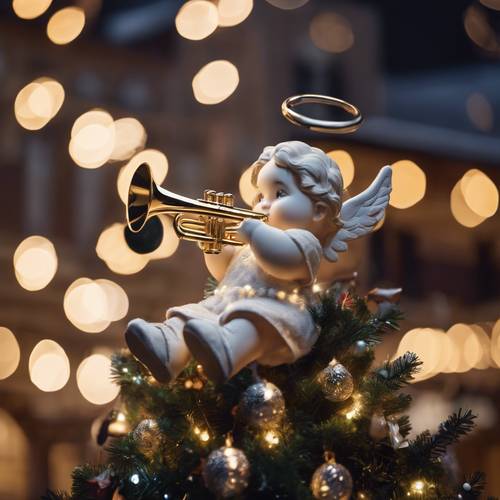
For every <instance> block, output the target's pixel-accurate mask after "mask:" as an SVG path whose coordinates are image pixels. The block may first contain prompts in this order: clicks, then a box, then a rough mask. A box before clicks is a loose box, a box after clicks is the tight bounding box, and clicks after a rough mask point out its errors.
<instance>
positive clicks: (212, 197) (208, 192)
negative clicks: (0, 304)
mask: <svg viewBox="0 0 500 500" xmlns="http://www.w3.org/2000/svg"><path fill="white" fill-rule="evenodd" d="M203 200H204V201H217V193H216V192H215V191H214V190H213V189H205V191H203Z"/></svg>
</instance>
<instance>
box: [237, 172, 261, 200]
mask: <svg viewBox="0 0 500 500" xmlns="http://www.w3.org/2000/svg"><path fill="white" fill-rule="evenodd" d="M252 170H253V168H252V167H248V168H247V169H246V170H245V171H244V172H243V174H241V177H240V182H239V190H240V196H241V197H242V199H243V201H244V202H245V203H246V204H247V205H248V206H250V207H253V206H254V200H255V197H256V196H257V193H258V192H259V191H258V189H257V188H256V187H255V186H254V185H253V184H252Z"/></svg>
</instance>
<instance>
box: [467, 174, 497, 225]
mask: <svg viewBox="0 0 500 500" xmlns="http://www.w3.org/2000/svg"><path fill="white" fill-rule="evenodd" d="M460 188H461V191H462V194H463V197H464V201H465V203H466V204H467V206H468V207H469V208H470V209H471V210H472V211H473V212H474V213H476V214H477V215H479V216H480V217H484V218H486V217H491V216H492V215H494V214H495V212H496V211H497V210H498V189H497V187H496V186H495V184H494V183H493V181H492V180H491V179H490V178H489V177H488V176H487V175H486V174H485V173H484V172H481V170H478V169H471V170H469V171H467V172H466V173H465V174H464V176H463V177H462V179H461V181H460Z"/></svg>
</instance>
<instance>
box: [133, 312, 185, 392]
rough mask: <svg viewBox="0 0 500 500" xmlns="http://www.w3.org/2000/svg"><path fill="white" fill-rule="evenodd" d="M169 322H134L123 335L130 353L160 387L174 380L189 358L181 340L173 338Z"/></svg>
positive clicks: (173, 331)
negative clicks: (146, 369)
mask: <svg viewBox="0 0 500 500" xmlns="http://www.w3.org/2000/svg"><path fill="white" fill-rule="evenodd" d="M168 321H170V320H167V322H165V323H148V322H147V321H144V320H143V319H140V318H137V319H134V320H132V321H131V322H130V323H129V324H128V326H127V330H126V331H125V340H126V342H127V346H128V348H129V349H130V352H131V353H132V354H133V355H134V356H135V357H136V358H137V359H138V360H139V361H140V362H141V363H142V364H144V365H145V366H146V367H147V368H148V369H149V371H150V372H151V374H152V375H153V377H154V378H155V379H156V380H157V381H158V382H162V383H168V382H170V381H171V380H174V379H175V378H176V377H177V375H179V373H180V372H181V371H182V369H183V368H184V367H185V366H186V363H187V362H188V361H189V357H190V356H189V352H188V350H187V347H186V345H185V344H184V341H183V339H182V338H179V336H178V335H176V331H175V329H174V328H173V327H172V326H170V325H169V324H168ZM179 321H180V320H179ZM180 337H182V336H180Z"/></svg>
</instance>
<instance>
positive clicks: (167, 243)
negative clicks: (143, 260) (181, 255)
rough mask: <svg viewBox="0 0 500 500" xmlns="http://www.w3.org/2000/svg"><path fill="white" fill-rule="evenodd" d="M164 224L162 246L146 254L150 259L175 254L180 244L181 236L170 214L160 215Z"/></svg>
mask: <svg viewBox="0 0 500 500" xmlns="http://www.w3.org/2000/svg"><path fill="white" fill-rule="evenodd" d="M158 217H159V218H160V221H161V224H162V226H163V239H162V241H161V244H160V246H159V247H158V248H157V249H156V250H154V251H153V252H151V253H147V254H145V256H146V257H147V258H148V259H149V260H157V259H166V258H168V257H170V256H171V255H173V254H174V253H175V251H176V250H177V247H178V246H179V241H180V240H179V237H178V236H177V233H176V232H175V229H174V219H173V218H172V217H170V216H168V215H159V216H158Z"/></svg>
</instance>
